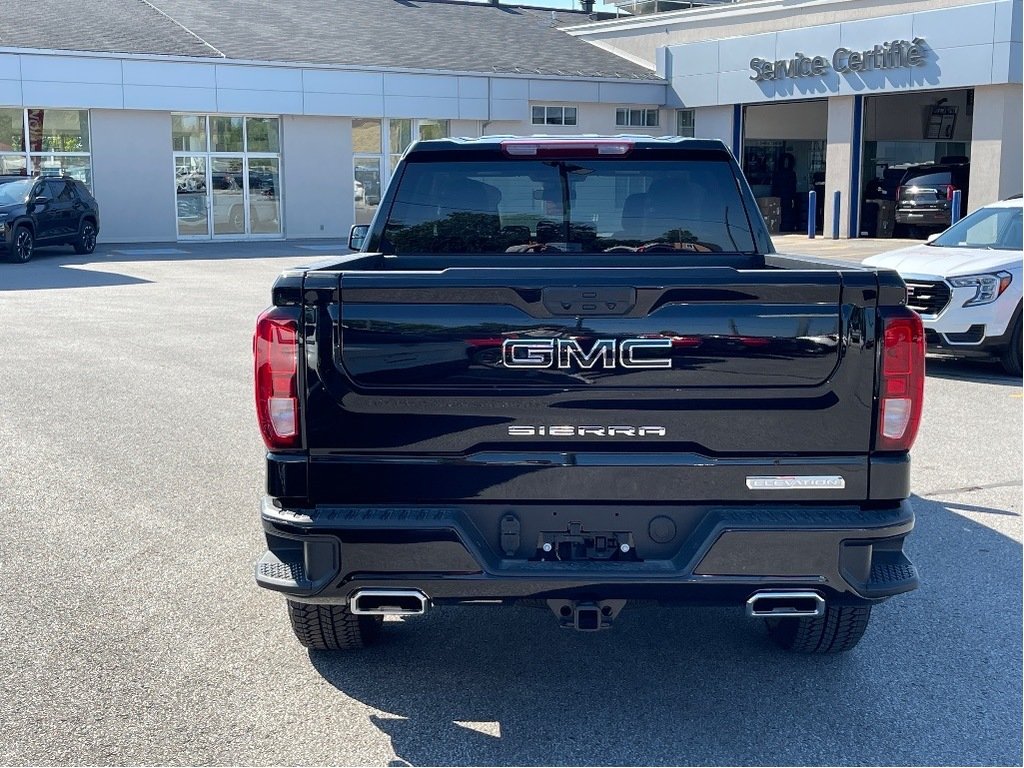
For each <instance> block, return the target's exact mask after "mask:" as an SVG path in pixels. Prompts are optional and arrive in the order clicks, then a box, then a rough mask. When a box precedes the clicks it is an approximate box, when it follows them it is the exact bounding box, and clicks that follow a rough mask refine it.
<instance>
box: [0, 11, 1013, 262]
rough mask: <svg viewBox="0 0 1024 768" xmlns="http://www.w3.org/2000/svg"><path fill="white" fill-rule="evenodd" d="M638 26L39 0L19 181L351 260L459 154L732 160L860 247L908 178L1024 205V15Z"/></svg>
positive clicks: (15, 24)
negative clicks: (414, 169)
mask: <svg viewBox="0 0 1024 768" xmlns="http://www.w3.org/2000/svg"><path fill="white" fill-rule="evenodd" d="M619 4H620V5H621V6H622V7H623V12H622V13H621V14H620V15H619V17H618V18H615V17H614V15H611V14H592V13H585V12H562V11H559V12H553V11H550V10H543V9H538V8H530V7H522V6H515V5H512V4H511V3H506V2H501V3H498V2H484V3H470V2H455V1H453V0H344V2H338V1H337V0H293V1H292V2H289V3H273V4H271V3H265V2H260V0H225V1H224V2H221V3H216V4H214V3H209V2H206V1H205V0H146V1H145V2H143V1H140V0H93V2H90V3H89V5H88V8H87V10H86V8H85V7H83V9H82V10H83V14H82V18H80V19H78V20H76V22H75V23H74V24H69V23H68V21H67V19H66V17H65V16H66V13H65V9H66V6H65V5H64V4H61V3H57V2H55V1H54V0H40V2H36V3H31V4H26V5H25V6H24V7H23V8H20V9H19V12H18V14H16V16H15V17H10V18H8V19H6V20H5V23H4V26H3V27H2V28H0V173H5V174H11V173H15V174H21V173H27V174H36V173H42V174H52V175H59V174H66V175H70V176H73V177H76V178H79V179H81V180H83V181H84V182H86V183H87V184H88V185H89V186H90V187H91V188H92V190H93V193H94V195H95V196H96V198H97V200H98V201H99V203H100V206H101V209H102V224H103V227H102V232H101V240H105V241H107V242H174V241H188V240H197V239H198V240H209V239H254V238H282V237H287V238H335V239H336V238H339V237H343V236H344V235H345V233H346V232H347V231H348V228H349V226H350V225H351V224H352V223H361V222H366V221H368V220H369V219H370V217H372V215H373V214H374V212H375V211H376V207H377V204H378V202H379V200H380V196H381V192H382V189H383V187H385V186H386V184H387V182H388V179H389V177H390V174H391V172H392V169H393V168H394V167H395V163H396V162H397V159H398V158H399V157H400V156H401V153H402V152H403V151H404V150H405V148H406V147H407V146H408V145H409V144H410V143H411V142H412V141H414V140H416V139H418V138H434V137H441V136H480V135H484V134H510V133H511V134H528V133H545V134H577V133H599V134H617V133H633V134H647V135H687V136H699V137H715V138H720V139H722V140H723V141H724V142H726V144H727V145H728V146H729V147H731V148H732V150H733V152H734V153H735V154H736V156H737V158H739V159H740V161H741V163H742V164H743V167H744V171H745V173H746V174H747V177H748V179H749V180H750V182H751V184H752V186H753V188H754V191H755V194H757V195H758V196H759V197H771V196H773V195H777V194H778V176H779V173H780V171H779V169H780V168H784V169H785V170H786V171H787V173H788V177H789V178H790V179H791V182H790V184H789V187H790V189H791V194H794V195H796V196H798V197H804V198H805V197H806V193H807V192H808V191H810V190H812V189H815V190H817V191H818V192H819V194H820V196H821V197H822V198H825V197H828V199H829V200H830V201H831V199H832V195H833V194H834V193H835V192H836V191H838V192H839V193H840V195H839V196H840V205H841V208H840V214H839V220H838V221H839V229H840V232H841V233H842V234H843V236H847V235H851V236H856V235H858V234H859V233H860V232H861V231H862V214H863V210H864V207H863V206H864V200H863V198H864V189H865V185H867V184H869V183H870V182H871V181H872V180H873V179H875V178H876V177H877V178H879V179H881V178H882V177H883V176H884V175H885V172H886V171H887V170H889V169H897V170H898V169H899V168H900V167H902V166H905V165H908V164H913V163H925V162H939V161H943V160H945V161H947V162H948V161H950V160H953V161H955V162H959V163H968V162H969V168H970V171H969V178H970V191H969V202H968V205H969V207H970V208H971V209H973V208H975V207H977V206H978V205H981V204H984V203H987V202H990V201H993V200H996V199H1000V198H1002V197H1006V196H1008V195H1010V194H1014V193H1019V192H1020V191H1021V187H1022V183H1021V162H1022V158H1021V131H1022V127H1021V105H1022V99H1021V2H1020V0H980V1H979V2H971V1H970V0H959V1H958V2H951V1H950V0H905V1H904V2H900V3H894V2H891V1H890V2H880V1H878V0H804V1H801V0H743V1H742V2H734V3H726V2H710V1H708V2H692V3H691V2H686V3H680V2H675V1H674V0H673V1H672V2H669V0H658V1H657V2H656V0H637V2H634V1H633V0H623V2H621V3H619ZM794 174H795V177H796V178H795V180H792V177H793V175H794ZM823 214H824V218H825V222H824V223H825V227H826V228H830V227H831V217H832V211H831V205H829V206H826V207H825V209H824V210H823Z"/></svg>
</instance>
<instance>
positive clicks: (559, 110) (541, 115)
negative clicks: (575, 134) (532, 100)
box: [531, 106, 576, 125]
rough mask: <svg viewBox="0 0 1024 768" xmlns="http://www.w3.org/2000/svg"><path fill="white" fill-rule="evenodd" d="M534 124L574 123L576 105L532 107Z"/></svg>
mask: <svg viewBox="0 0 1024 768" xmlns="http://www.w3.org/2000/svg"><path fill="white" fill-rule="evenodd" d="M531 120H532V122H533V124H534V125H576V107H562V106H558V107H533V108H532V111H531Z"/></svg>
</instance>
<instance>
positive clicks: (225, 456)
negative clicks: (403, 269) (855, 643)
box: [0, 240, 1022, 766]
mask: <svg viewBox="0 0 1024 768" xmlns="http://www.w3.org/2000/svg"><path fill="white" fill-rule="evenodd" d="M787 244H788V240H787ZM805 245H806V246H807V249H813V245H812V244H811V243H808V242H806V241H804V242H803V243H798V242H796V240H794V241H793V245H792V247H786V248H782V247H780V250H797V249H804V246H805ZM331 249H332V245H330V244H301V243H300V244H294V243H288V244H282V243H276V244H263V245H260V246H250V245H237V244H236V245H231V244H217V245H209V246H191V245H189V246H123V247H112V246H105V247H102V248H101V249H100V250H99V251H98V252H97V253H96V254H94V255H93V256H89V257H78V256H74V255H73V254H72V253H71V252H70V249H67V250H66V251H65V250H64V249H58V250H55V251H52V252H44V251H40V252H39V254H38V256H37V258H36V260H35V261H33V262H32V263H30V264H27V265H23V266H15V265H9V264H0V329H2V330H0V446H2V451H0V519H2V521H3V524H4V530H3V535H2V536H0V583H2V584H3V589H2V592H0V617H2V618H0V643H2V645H0V647H2V654H0V691H2V695H0V724H2V725H0V763H10V764H50V763H87V764H107V763H118V764H120V763H146V764H180V765H194V764H210V763H212V764H250V763H255V764H279V763H283V764H362V765H390V766H400V765H406V764H411V765H424V764H449V765H506V764H508V765H530V764H595V765H603V764H615V765H647V764H671V765H690V764H695V765H710V764H725V765H748V764H781V765H828V764H837V765H904V764H909V765H1013V764H1017V765H1019V764H1020V763H1021V756H1022V751H1021V750H1022V745H1021V708H1022V703H1021V693H1022V692H1021V682H1022V671H1021V650H1022V649H1021V626H1022V625H1021V588H1022V572H1021V567H1022V563H1021V506H1022V503H1021V502H1022V455H1021V453H1022V420H1021V412H1022V400H1021V381H1020V380H1013V379H1011V378H1008V377H1006V376H1004V375H1003V374H1002V373H1001V371H1000V369H999V367H998V366H996V365H989V364H984V363H971V364H968V363H954V362H948V361H942V360H939V359H930V360H929V366H928V368H929V370H928V374H929V375H928V380H927V386H926V406H925V407H926V412H925V416H924V424H923V427H922V431H921V434H920V437H919V438H918V443H917V446H916V448H915V451H914V475H913V490H914V504H915V508H916V511H917V515H918V526H917V530H916V532H915V533H914V534H913V536H912V539H911V541H910V543H909V546H908V549H909V552H910V555H911V557H912V558H913V559H914V560H915V561H916V563H917V565H918V566H919V568H920V571H921V574H922V578H923V584H922V587H921V589H920V590H918V591H917V592H915V593H912V594H910V595H908V596H904V597H901V598H897V599H895V600H892V601H890V602H888V603H886V604H884V605H883V606H881V607H879V608H878V609H876V611H875V614H874V617H873V620H872V624H871V626H870V628H869V629H868V634H867V635H866V636H865V638H864V641H863V642H862V643H861V645H860V646H859V647H858V648H857V649H856V650H855V651H854V652H852V653H851V654H848V655H845V656H839V657H827V658H807V657H799V656H790V655H785V654H783V653H782V652H779V651H776V650H774V649H773V648H772V647H771V646H769V645H768V642H767V638H766V637H765V634H764V631H763V629H762V628H761V627H760V626H758V625H756V624H754V623H752V622H750V621H749V620H747V619H745V618H744V617H743V616H742V613H741V612H740V611H739V610H697V609H687V610H684V609H667V608H666V609H659V608H632V609H631V607H630V606H627V607H626V609H625V611H624V612H623V614H622V615H621V617H620V619H619V622H618V623H617V625H616V627H615V628H614V629H613V630H612V631H610V632H603V633H595V634H581V633H571V632H566V631H562V630H559V629H558V627H557V626H556V624H555V621H554V620H553V619H552V617H551V616H550V615H549V614H547V613H546V612H544V611H540V610H535V609H527V608H522V609H505V610H501V609H485V608H476V609H447V610H439V611H435V612H433V613H431V614H429V615H428V616H426V617H422V618H417V619H412V620H408V621H405V622H402V621H394V622H390V621H389V622H388V623H387V624H386V628H385V637H384V641H383V642H382V644H381V645H380V646H378V647H375V648H373V649H370V650H367V651H364V652H360V653H356V654H350V655H343V656H332V655H329V654H322V653H312V654H311V653H307V652H306V651H305V650H304V649H303V648H301V647H300V646H299V645H298V644H297V643H296V642H295V641H294V640H293V638H292V635H291V631H290V629H289V627H288V622H287V619H286V616H285V611H284V601H283V600H282V599H281V598H280V597H278V596H276V595H272V594H269V593H266V592H264V591H262V590H259V589H257V588H256V586H255V585H254V582H253V578H252V566H253V564H254V562H255V561H256V559H257V558H258V557H259V555H260V554H261V552H262V549H261V547H262V536H261V532H260V526H259V522H258V517H257V511H256V505H257V500H258V498H259V495H260V493H261V491H262V487H263V464H262V453H263V451H262V443H261V440H260V437H259V433H258V431H257V429H256V426H255V420H254V415H253V407H252V393H251V363H250V344H251V334H252V324H253V321H254V319H255V317H256V315H257V313H258V312H259V311H260V310H261V309H262V308H263V307H264V306H265V305H266V304H267V303H268V297H269V287H270V284H271V281H272V280H273V277H274V276H275V275H276V273H277V272H279V271H280V270H281V269H283V268H286V267H288V266H291V265H295V264H299V263H302V262H304V261H309V260H311V259H313V258H319V257H320V256H323V255H325V254H327V253H329V252H330V251H331ZM836 249H837V251H836V252H835V253H834V254H833V255H836V256H845V257H860V256H863V255H867V254H858V253H854V252H852V251H850V252H845V253H840V252H838V246H837V247H836ZM808 252H814V251H813V250H809V251H808Z"/></svg>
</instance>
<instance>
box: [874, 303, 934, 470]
mask: <svg viewBox="0 0 1024 768" xmlns="http://www.w3.org/2000/svg"><path fill="white" fill-rule="evenodd" d="M881 373H882V375H881V382H880V391H879V403H880V408H881V412H880V413H879V417H878V440H877V445H876V447H877V448H878V450H882V451H909V450H910V446H912V445H913V444H914V438H916V437H917V430H918V427H919V426H920V424H921V406H922V401H923V398H924V328H923V327H922V324H921V318H920V316H919V315H918V314H917V313H916V312H913V311H912V310H909V309H907V308H906V307H900V308H898V309H895V310H886V311H885V312H884V313H883V314H882V350H881Z"/></svg>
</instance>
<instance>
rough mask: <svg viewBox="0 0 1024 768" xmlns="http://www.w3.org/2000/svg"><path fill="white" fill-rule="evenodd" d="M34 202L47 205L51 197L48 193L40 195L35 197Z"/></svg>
mask: <svg viewBox="0 0 1024 768" xmlns="http://www.w3.org/2000/svg"><path fill="white" fill-rule="evenodd" d="M32 202H33V203H35V204H36V205H46V204H47V203H48V202H50V198H48V197H47V196H46V195H39V196H37V197H36V198H34V199H33V200H32Z"/></svg>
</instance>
